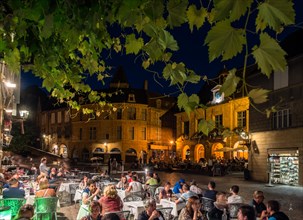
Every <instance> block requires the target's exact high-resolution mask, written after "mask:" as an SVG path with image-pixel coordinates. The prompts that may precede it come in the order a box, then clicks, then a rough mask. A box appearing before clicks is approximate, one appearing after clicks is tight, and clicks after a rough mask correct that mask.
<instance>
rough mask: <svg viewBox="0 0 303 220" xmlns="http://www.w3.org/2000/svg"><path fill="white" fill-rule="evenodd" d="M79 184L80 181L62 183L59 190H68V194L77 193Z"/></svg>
mask: <svg viewBox="0 0 303 220" xmlns="http://www.w3.org/2000/svg"><path fill="white" fill-rule="evenodd" d="M78 185H79V183H75V182H68V183H61V184H60V187H59V190H58V191H59V192H67V193H68V194H75V192H76V188H77V187H78Z"/></svg>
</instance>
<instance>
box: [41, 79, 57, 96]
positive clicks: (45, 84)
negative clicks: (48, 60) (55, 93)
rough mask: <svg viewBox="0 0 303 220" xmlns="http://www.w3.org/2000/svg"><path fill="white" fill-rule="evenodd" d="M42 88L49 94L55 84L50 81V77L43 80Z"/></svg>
mask: <svg viewBox="0 0 303 220" xmlns="http://www.w3.org/2000/svg"><path fill="white" fill-rule="evenodd" d="M42 86H43V87H44V88H46V90H47V91H49V92H50V91H51V90H52V88H54V86H55V83H54V81H53V80H52V79H51V77H47V78H45V79H44V80H43V83H42Z"/></svg>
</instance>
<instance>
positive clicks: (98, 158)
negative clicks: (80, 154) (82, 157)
mask: <svg viewBox="0 0 303 220" xmlns="http://www.w3.org/2000/svg"><path fill="white" fill-rule="evenodd" d="M90 160H91V161H94V160H102V158H101V157H92V158H90Z"/></svg>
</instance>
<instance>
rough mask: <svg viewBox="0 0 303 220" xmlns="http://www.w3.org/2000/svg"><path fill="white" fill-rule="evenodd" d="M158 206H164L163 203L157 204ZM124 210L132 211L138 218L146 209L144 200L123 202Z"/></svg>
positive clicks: (135, 217)
mask: <svg viewBox="0 0 303 220" xmlns="http://www.w3.org/2000/svg"><path fill="white" fill-rule="evenodd" d="M157 208H162V205H161V204H157ZM123 210H124V211H130V213H131V214H132V215H134V219H135V220H136V219H138V217H139V214H140V213H141V212H143V211H144V202H143V201H131V202H123Z"/></svg>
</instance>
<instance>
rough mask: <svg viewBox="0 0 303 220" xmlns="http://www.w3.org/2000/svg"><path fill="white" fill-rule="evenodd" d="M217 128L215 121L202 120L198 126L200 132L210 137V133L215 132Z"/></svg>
mask: <svg viewBox="0 0 303 220" xmlns="http://www.w3.org/2000/svg"><path fill="white" fill-rule="evenodd" d="M215 127H216V123H215V122H214V121H213V120H205V119H201V120H200V122H199V124H198V131H200V132H202V133H203V134H205V135H207V136H208V134H209V132H211V131H212V130H214V129H215Z"/></svg>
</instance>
